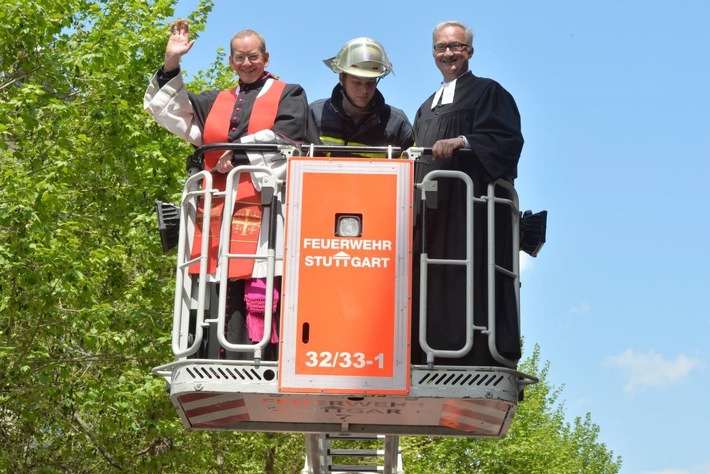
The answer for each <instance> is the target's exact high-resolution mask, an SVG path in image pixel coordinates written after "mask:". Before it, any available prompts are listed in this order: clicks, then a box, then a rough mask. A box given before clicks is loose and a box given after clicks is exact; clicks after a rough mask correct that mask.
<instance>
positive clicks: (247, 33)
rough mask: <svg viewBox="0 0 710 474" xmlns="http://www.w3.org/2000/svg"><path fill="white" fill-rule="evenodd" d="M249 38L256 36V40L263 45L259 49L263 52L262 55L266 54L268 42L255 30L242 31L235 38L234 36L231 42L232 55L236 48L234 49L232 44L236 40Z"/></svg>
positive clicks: (230, 50)
mask: <svg viewBox="0 0 710 474" xmlns="http://www.w3.org/2000/svg"><path fill="white" fill-rule="evenodd" d="M249 36H255V37H256V39H258V40H259V42H260V43H261V46H260V47H259V51H261V54H264V53H265V52H266V40H265V39H264V37H263V36H261V34H260V33H257V32H256V31H254V30H241V31H238V32H237V33H236V34H235V35H234V36H232V39H231V40H229V52H230V54H234V48H233V47H232V43H234V40H235V39H238V38H247V37H249Z"/></svg>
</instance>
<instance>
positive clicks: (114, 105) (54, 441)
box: [0, 0, 620, 473]
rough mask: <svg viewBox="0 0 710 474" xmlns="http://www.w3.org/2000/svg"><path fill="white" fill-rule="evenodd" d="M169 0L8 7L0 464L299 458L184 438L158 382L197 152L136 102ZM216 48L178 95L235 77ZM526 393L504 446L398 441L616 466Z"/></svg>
mask: <svg viewBox="0 0 710 474" xmlns="http://www.w3.org/2000/svg"><path fill="white" fill-rule="evenodd" d="M175 3H176V0H124V1H122V2H112V1H109V0H5V2H4V3H3V8H2V9H0V275H2V278H0V331H1V333H0V334H1V336H0V338H1V339H0V361H2V363H1V364H0V380H1V381H0V471H2V472H48V473H53V472H57V473H60V472H61V473H65V472H68V473H105V472H111V471H119V470H120V471H128V472H170V473H174V472H178V473H180V472H254V473H258V472H271V473H289V472H293V473H297V472H299V471H300V469H301V467H302V465H303V437H302V436H300V435H287V434H263V433H229V432H218V433H208V432H188V431H186V430H185V429H184V428H183V426H182V424H181V422H180V421H179V419H178V418H177V416H176V413H175V410H174V408H173V407H172V405H171V404H170V402H169V400H168V396H167V394H166V391H165V383H164V381H163V380H161V379H160V378H158V377H155V376H154V375H152V374H151V368H152V367H155V366H157V365H160V364H163V363H165V362H167V361H170V360H171V359H172V354H171V353H170V344H169V338H170V332H171V322H172V318H171V311H172V299H173V284H174V283H173V279H174V265H175V260H174V255H170V254H169V255H163V254H162V252H161V249H160V242H159V238H158V236H157V232H156V226H155V216H154V213H153V205H154V200H155V199H161V200H165V201H171V200H175V199H177V198H178V196H179V192H180V190H181V183H182V180H183V179H184V174H185V171H184V162H183V158H184V157H185V156H187V155H188V154H189V153H190V152H191V147H190V146H189V145H187V144H185V143H183V142H181V141H180V140H179V139H177V138H176V137H174V136H172V135H170V134H169V133H168V132H166V131H165V130H163V129H161V128H160V127H158V126H157V125H156V124H155V123H154V122H153V121H152V119H151V118H150V117H149V116H148V115H147V114H146V113H145V112H144V111H143V110H142V99H143V93H144V91H145V87H146V85H147V82H148V79H149V78H150V77H151V75H152V74H153V73H154V71H155V70H156V69H157V67H158V65H159V63H160V61H161V60H162V58H163V52H164V48H165V41H166V37H167V31H168V19H169V18H170V17H171V16H172V15H173V13H174V4H175ZM211 8H212V3H211V1H209V0H204V1H203V2H201V3H200V4H199V5H198V6H197V7H196V10H195V12H193V13H192V14H191V15H190V16H189V20H190V24H191V30H192V31H193V32H196V33H198V34H199V32H200V30H201V29H202V28H203V27H204V24H205V21H206V19H207V16H208V14H209V12H210V10H211ZM224 54H225V53H224V51H222V50H220V51H218V55H217V58H216V60H215V62H214V64H213V65H212V66H211V67H210V68H209V69H208V71H206V72H200V73H197V74H195V75H194V76H193V79H192V80H191V81H190V83H189V84H188V87H189V88H190V89H192V90H195V91H197V90H202V89H205V88H208V87H224V86H226V85H227V84H229V83H231V82H232V81H233V79H234V78H233V75H232V74H231V71H229V69H228V68H227V67H226V66H225V64H224ZM536 354H537V353H536ZM536 357H537V355H536V356H535V357H534V358H533V362H532V363H533V365H532V366H531V367H530V369H531V370H529V372H531V373H534V374H537V372H538V370H537V365H536V364H537V362H538V361H537V358H536ZM546 370H547V369H545V370H544V371H543V373H544V372H545V371H546ZM526 394H527V399H526V402H525V403H524V404H522V405H521V407H520V410H519V413H518V415H517V418H516V421H515V422H514V424H513V428H512V429H511V431H510V434H509V437H508V438H507V439H506V440H504V441H496V442H493V441H490V442H489V441H475V440H468V439H442V440H430V439H428V438H408V439H406V440H404V441H403V443H405V444H404V446H405V447H406V451H405V453H406V460H407V472H432V470H431V466H446V469H445V471H442V472H457V470H458V472H474V471H476V470H478V471H479V472H516V469H518V468H520V467H521V466H525V467H526V468H527V467H529V466H534V469H533V470H531V469H523V470H522V471H517V472H546V471H544V469H546V468H549V467H550V466H561V470H560V471H557V472H581V470H582V467H583V466H586V469H588V471H585V472H616V469H617V467H618V464H619V463H620V461H618V460H614V459H613V458H612V454H611V453H610V452H608V451H607V449H606V447H605V446H604V445H602V444H599V443H598V442H597V434H598V427H596V426H595V425H594V424H593V423H592V422H591V420H590V418H589V416H587V418H585V419H583V420H582V419H579V420H577V421H576V422H575V424H574V426H573V427H570V426H568V425H565V424H564V422H563V416H562V415H563V413H562V412H561V409H560V408H557V409H555V408H553V404H554V401H555V400H556V397H557V395H558V392H556V391H551V389H550V387H549V386H547V385H546V384H545V383H544V379H543V382H541V384H539V385H538V386H536V387H531V388H529V389H528V390H527V392H526ZM555 463H556V464H555ZM547 472H549V471H547Z"/></svg>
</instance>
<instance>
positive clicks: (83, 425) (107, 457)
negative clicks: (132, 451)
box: [74, 413, 123, 471]
mask: <svg viewBox="0 0 710 474" xmlns="http://www.w3.org/2000/svg"><path fill="white" fill-rule="evenodd" d="M74 419H75V420H76V422H77V423H79V426H80V427H81V430H82V431H83V432H84V434H85V435H86V437H87V438H89V440H90V441H91V444H93V445H94V446H95V447H96V449H98V450H99V452H100V453H101V456H103V458H104V459H105V460H106V461H107V462H108V463H109V464H111V465H112V466H113V467H115V468H116V469H118V470H119V471H123V466H121V464H120V463H119V462H118V461H116V460H115V459H114V458H113V456H111V454H110V453H109V452H108V451H107V450H106V448H104V447H103V446H102V445H101V443H99V440H98V439H97V438H96V437H95V436H94V434H93V433H92V432H91V429H90V428H89V425H87V424H86V422H84V420H82V419H81V417H80V416H79V415H78V414H76V413H74Z"/></svg>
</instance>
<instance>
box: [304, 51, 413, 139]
mask: <svg viewBox="0 0 710 474" xmlns="http://www.w3.org/2000/svg"><path fill="white" fill-rule="evenodd" d="M323 62H324V63H325V65H326V66H328V68H330V69H331V70H333V72H335V73H337V74H338V84H336V86H335V87H334V88H333V93H332V94H331V96H330V98H327V99H320V100H317V101H315V102H313V103H312V104H311V105H310V110H311V115H312V117H313V119H314V121H315V124H316V127H317V129H318V134H319V135H320V139H321V142H322V143H323V144H324V145H348V146H389V145H391V146H396V147H400V148H401V149H403V150H405V149H407V148H409V147H410V146H412V145H413V144H414V132H413V129H412V125H411V124H410V122H409V120H408V119H407V116H406V115H405V114H404V112H403V111H402V110H400V109H398V108H396V107H392V106H390V105H388V104H387V103H386V102H385V98H384V96H383V95H382V94H381V93H380V91H379V90H378V89H377V83H378V82H379V81H380V79H382V78H383V77H385V76H386V75H388V74H389V73H390V72H392V64H391V63H390V61H389V59H388V58H387V54H386V53H385V49H384V47H383V46H382V45H381V44H380V43H379V42H378V41H375V40H374V39H372V38H365V37H362V38H355V39H352V40H350V41H348V42H347V43H345V45H344V46H343V47H342V48H341V49H340V52H339V53H338V54H337V55H336V56H335V57H332V58H330V59H326V60H324V61H323Z"/></svg>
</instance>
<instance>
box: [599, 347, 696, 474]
mask: <svg viewBox="0 0 710 474" xmlns="http://www.w3.org/2000/svg"><path fill="white" fill-rule="evenodd" d="M608 361H609V362H610V363H611V364H613V365H616V366H617V367H620V368H622V369H623V370H624V371H625V372H626V376H627V377H628V383H627V384H626V386H625V387H624V391H625V392H627V393H633V392H634V391H636V390H638V389H641V388H644V387H664V386H668V385H671V384H673V383H676V382H679V381H681V380H683V379H685V378H687V377H688V375H689V374H690V372H691V371H692V370H693V369H695V368H697V367H699V366H700V360H699V359H695V358H692V357H688V356H686V355H684V354H680V355H679V356H678V357H676V359H675V360H669V359H665V358H664V357H663V356H662V355H661V354H658V353H656V352H653V351H650V352H646V353H640V352H635V351H633V350H631V349H628V350H626V351H624V352H623V353H621V354H620V355H618V356H612V357H609V358H608ZM670 472H673V471H669V473H670Z"/></svg>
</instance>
